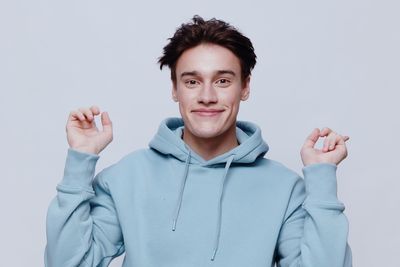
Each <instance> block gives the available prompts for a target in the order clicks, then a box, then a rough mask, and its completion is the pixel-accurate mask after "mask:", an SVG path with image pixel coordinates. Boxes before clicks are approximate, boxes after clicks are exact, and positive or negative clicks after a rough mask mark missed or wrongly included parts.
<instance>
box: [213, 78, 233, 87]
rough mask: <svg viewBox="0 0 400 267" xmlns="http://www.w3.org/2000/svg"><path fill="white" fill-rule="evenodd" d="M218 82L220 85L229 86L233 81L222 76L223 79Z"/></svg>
mask: <svg viewBox="0 0 400 267" xmlns="http://www.w3.org/2000/svg"><path fill="white" fill-rule="evenodd" d="M216 83H217V84H218V85H219V86H222V87H226V86H229V84H230V83H231V81H230V80H228V79H225V78H222V79H219V80H218V81H217V82H216Z"/></svg>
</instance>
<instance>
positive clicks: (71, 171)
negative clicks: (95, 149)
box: [60, 148, 100, 187]
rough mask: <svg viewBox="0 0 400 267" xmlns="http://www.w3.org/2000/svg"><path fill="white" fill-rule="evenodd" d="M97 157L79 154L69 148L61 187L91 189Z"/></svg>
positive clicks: (89, 154)
mask: <svg viewBox="0 0 400 267" xmlns="http://www.w3.org/2000/svg"><path fill="white" fill-rule="evenodd" d="M99 158H100V156H99V155H96V154H91V153H86V152H80V151H78V150H75V149H72V148H69V149H68V154H67V159H66V162H65V168H64V177H63V179H62V181H61V183H60V184H61V185H64V186H71V187H92V180H93V177H94V173H95V169H96V163H97V160H98V159H99Z"/></svg>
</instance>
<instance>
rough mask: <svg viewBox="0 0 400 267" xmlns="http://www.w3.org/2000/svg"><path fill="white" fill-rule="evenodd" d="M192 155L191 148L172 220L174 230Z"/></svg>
mask: <svg viewBox="0 0 400 267" xmlns="http://www.w3.org/2000/svg"><path fill="white" fill-rule="evenodd" d="M191 156H192V154H191V150H190V149H189V154H188V156H187V158H186V162H185V172H184V173H183V179H182V184H181V190H180V192H179V199H178V205H177V206H176V209H175V217H174V220H173V222H172V231H175V229H176V222H177V220H178V216H179V211H180V210H181V205H182V197H183V191H184V190H185V184H186V179H187V174H188V171H189V163H190V158H191Z"/></svg>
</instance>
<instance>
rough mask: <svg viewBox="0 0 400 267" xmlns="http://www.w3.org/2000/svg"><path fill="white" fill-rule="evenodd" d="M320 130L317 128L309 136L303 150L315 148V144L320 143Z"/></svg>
mask: <svg viewBox="0 0 400 267" xmlns="http://www.w3.org/2000/svg"><path fill="white" fill-rule="evenodd" d="M319 133H320V131H319V129H318V128H315V129H314V130H313V131H312V132H311V133H310V135H309V136H307V138H306V141H305V142H304V145H303V148H313V147H314V146H315V143H316V142H317V141H318V138H319Z"/></svg>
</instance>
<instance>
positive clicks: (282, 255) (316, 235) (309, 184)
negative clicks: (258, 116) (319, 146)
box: [277, 163, 352, 267]
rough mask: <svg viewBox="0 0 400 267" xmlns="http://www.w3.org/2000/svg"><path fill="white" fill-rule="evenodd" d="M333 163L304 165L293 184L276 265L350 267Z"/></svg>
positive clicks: (347, 226)
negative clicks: (301, 174) (302, 176)
mask: <svg viewBox="0 0 400 267" xmlns="http://www.w3.org/2000/svg"><path fill="white" fill-rule="evenodd" d="M336 169H337V166H336V165H335V164H329V163H316V164H311V165H308V166H305V167H304V168H303V170H302V171H303V174H304V181H303V179H302V178H301V177H298V180H297V182H296V184H295V186H294V187H293V190H292V193H291V197H290V201H289V205H288V208H287V212H286V216H285V221H284V223H283V226H282V228H281V232H280V234H279V238H278V245H277V262H278V267H300V266H301V267H321V266H329V267H351V266H352V255H351V254H352V253H351V250H350V247H349V245H348V244H347V236H348V229H349V225H348V221H347V218H346V216H345V215H344V213H343V211H344V208H345V207H344V205H343V203H341V202H340V201H339V200H338V199H337V181H336Z"/></svg>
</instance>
